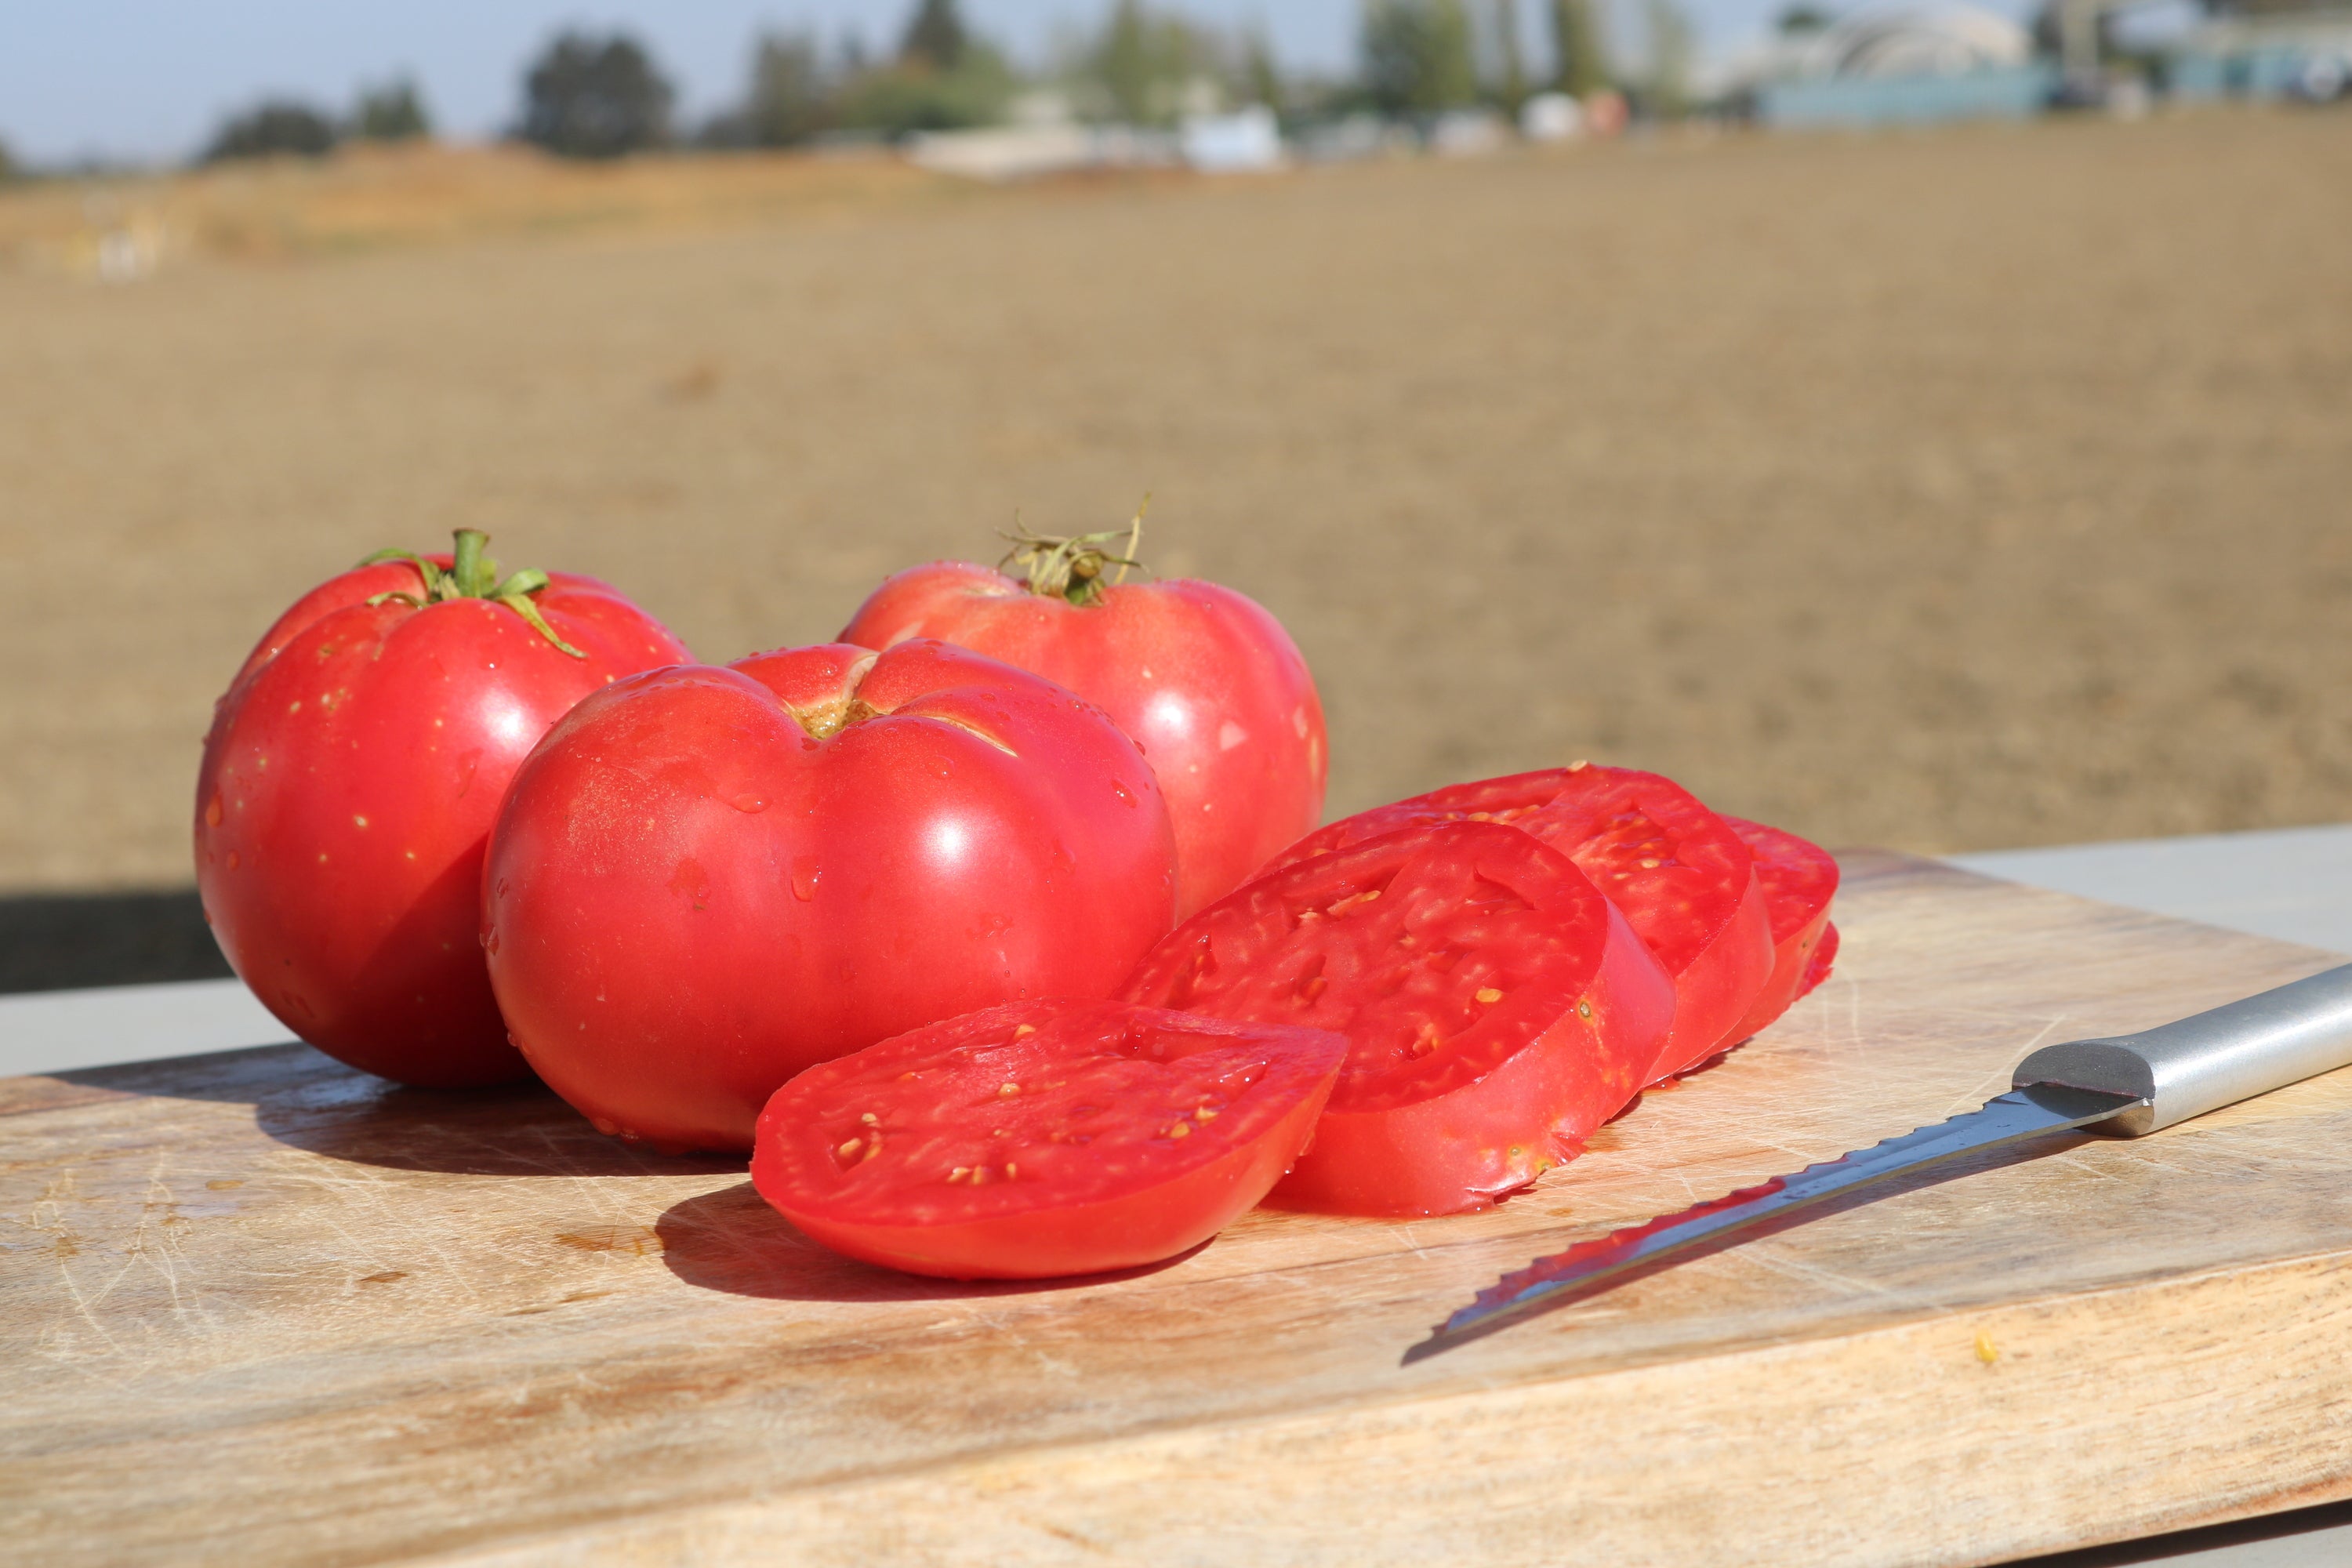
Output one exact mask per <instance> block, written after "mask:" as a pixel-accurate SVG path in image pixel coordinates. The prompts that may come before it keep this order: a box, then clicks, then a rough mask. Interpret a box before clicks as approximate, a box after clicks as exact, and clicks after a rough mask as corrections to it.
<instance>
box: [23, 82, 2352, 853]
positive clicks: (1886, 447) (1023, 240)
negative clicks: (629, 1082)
mask: <svg viewBox="0 0 2352 1568" xmlns="http://www.w3.org/2000/svg"><path fill="white" fill-rule="evenodd" d="M205 180H208V181H211V182H214V183H213V184H204V183H202V182H199V181H194V180H191V181H184V182H180V183H176V184H164V185H157V186H147V187H139V188H135V189H129V190H125V191H121V192H118V193H114V194H112V195H107V196H105V197H102V198H100V199H99V200H98V201H96V202H95V203H93V202H92V201H91V200H90V199H89V198H88V197H87V195H85V194H82V193H73V192H60V191H58V190H56V189H49V190H32V191H23V192H18V193H16V194H9V195H0V668H5V671H6V677H7V679H6V680H5V685H0V889H13V890H17V891H29V890H35V889H94V888H100V887H125V886H142V885H169V884H174V883H180V882H184V880H185V879H186V877H187V868H186V854H187V850H186V843H185V840H186V827H185V815H186V811H187V796H188V793H189V789H190V786H191V780H192V777H193V773H194V766H195V759H196V742H197V739H198V736H199V735H200V734H201V732H202V731H203V729H204V727H205V721H206V716H207V711H208V705H209V703H210V701H211V699H212V698H213V696H214V695H215V692H216V690H217V689H219V687H220V686H221V684H222V683H223V682H224V681H225V680H226V677H227V676H228V674H229V672H230V671H231V670H232V669H233V668H235V666H236V663H237V661H238V659H239V658H240V657H241V655H242V654H243V652H244V650H245V648H246V647H247V644H248V642H249V641H250V640H251V639H252V637H254V636H256V635H257V633H258V632H259V630H260V629H261V628H262V626H264V625H265V624H267V622H268V620H269V619H270V617H271V616H273V615H274V614H275V613H276V611H277V610H278V608H280V607H281V606H282V605H284V604H285V603H286V602H287V601H288V600H289V599H290V598H292V597H293V596H294V595H296V594H297V593H298V592H299V591H300V590H301V589H302V588H303V587H305V586H307V585H308V584H310V583H311V582H313V581H315V580H316V579H318V578H320V577H321V576H323V575H325V574H329V573H331V572H332V571H334V570H336V569H338V568H339V567H341V566H343V565H345V564H348V563H351V562H352V561H353V560H355V559H356V558H358V557H359V556H360V555H362V554H363V553H365V552H368V551H370V550H373V549H374V548H376V547H378V546H380V545H384V544H390V543H401V544H408V545H415V546H420V547H422V546H427V545H431V544H433V543H434V542H436V541H446V538H447V535H448V531H449V530H450V529H451V528H453V527H456V526H459V525H471V526H477V527H481V528H486V529H488V530H489V531H491V532H492V533H493V534H495V535H496V536H497V539H498V545H497V549H498V551H499V554H500V555H501V557H502V558H504V559H505V560H506V561H507V562H508V563H509V564H510V565H524V564H544V565H548V566H562V567H567V568H572V569H574V570H582V571H587V572H591V573H594V574H599V575H603V576H606V577H609V578H611V579H613V580H614V581H615V582H617V583H619V584H623V585H624V586H625V587H626V588H628V589H630V590H632V591H633V592H634V593H635V595H637V596H638V597H640V598H641V599H642V600H643V601H644V602H645V603H646V604H647V605H649V606H651V607H652V608H654V609H655V610H656V613H658V614H660V615H662V616H665V617H666V618H667V619H668V620H669V621H670V622H671V623H672V624H673V625H674V626H677V628H678V629H679V630H680V631H681V633H682V634H683V635H684V636H685V637H687V639H688V641H689V642H690V643H691V644H692V645H693V646H694V647H696V648H697V649H698V651H699V652H701V653H702V654H704V655H705V656H707V657H709V658H722V659H723V658H731V657H734V656H737V655H740V654H741V653H744V652H747V651H749V650H751V649H753V648H755V647H768V646H773V645H777V644H782V643H790V642H797V641H811V640H817V639H822V638H824V637H827V636H828V635H830V634H831V633H833V632H834V631H835V629H837V627H838V626H840V625H841V623H842V622H843V621H844V620H845V618H846V617H847V616H848V615H849V613H850V611H851V610H852V609H853V608H854V607H855V606H856V604H857V602H858V600H859V599H860V597H861V596H862V595H864V593H865V592H866V589H867V588H868V587H870V586H871V585H872V584H873V583H874V582H875V581H876V580H877V578H878V577H880V576H881V575H882V574H884V573H886V572H888V571H890V570H892V569H893V568H896V567H898V566H900V565H903V564H906V563H911V562H913V561H916V560H919V559H923V558H926V557H930V556H936V555H942V554H989V553H992V548H993V540H992V530H994V529H996V528H999V527H1001V526H1003V525H1006V524H1008V523H1009V522H1010V521H1012V518H1013V512H1014V510H1015V509H1016V508H1017V509H1019V510H1020V512H1021V514H1022V516H1023V518H1024V520H1025V521H1028V522H1029V523H1031V524H1032V525H1034V526H1037V527H1042V528H1045V529H1048V530H1053V531H1065V530H1076V529H1081V528H1090V527H1104V526H1110V525H1113V524H1116V523H1118V522H1120V521H1124V519H1125V518H1126V517H1127V515H1128V513H1129V510H1131V509H1132V507H1133V505H1134V503H1135V501H1136V500H1137V498H1138V497H1139V495H1140V494H1142V493H1143V492H1144V491H1146V490H1149V491H1150V492H1152V494H1153V496H1154V498H1155V500H1154V503H1153V510H1152V513H1151V521H1152V526H1151V531H1150V536H1149V539H1148V543H1149V546H1150V554H1151V555H1152V556H1153V557H1154V558H1155V560H1156V563H1157V564H1158V565H1159V567H1160V569H1161V570H1162V571H1164V572H1168V573H1171V574H1177V573H1184V574H1206V575H1210V576H1213V577H1216V578H1220V579H1222V580H1223V581H1226V582H1229V583H1232V584H1236V585H1238V586H1240V587H1242V588H1244V589H1245V590H1246V591H1247V592H1249V593H1251V594H1254V595H1257V596H1258V597H1259V598H1261V599H1262V600H1264V601H1265V603H1266V604H1268V605H1271V606H1272V607H1273V608H1274V609H1275V610H1276V612H1277V613H1278V614H1279V615H1281V616H1282V617H1283V618H1284V619H1285V620H1286V622H1287V623H1288V624H1289V626H1291V627H1292V629H1293V630H1294V632H1295V634H1296V635H1297V638H1298V640H1299V642H1300V643H1301V645H1302V646H1303V647H1305V648H1306V650H1307V656H1308V658H1310V660H1311V661H1312V662H1313V664H1314V666H1315V668H1316V669H1317V671H1318V675H1319V677H1320V679H1321V680H1322V683H1323V687H1324V690H1325V694H1326V699H1327V702H1328V708H1329V712H1330V718H1331V722H1332V737H1333V745H1332V754H1333V776H1332V784H1333V788H1332V796H1331V805H1332V809H1333V810H1334V811H1347V810H1350V809H1353V808H1356V807H1359V806H1362V805H1369V804H1370V803H1373V802H1375V801H1378V800H1381V799H1383V798H1388V797H1391V796H1395V795H1402V794H1404V793H1407V792H1409V791H1413V790H1418V789H1422V788H1425V787H1428V786H1430V785H1432V784H1438V783H1441V782H1443V781H1445V780H1448V779H1453V778H1458V777H1463V776H1468V775H1473V774H1478V773H1494V772H1501V771H1504V770H1508V769H1516V768H1523V767H1530V766H1536V765H1540V764H1545V763H1556V762H1561V761H1565V760H1568V759H1570V758H1572V757H1577V756H1590V757H1593V758H1597V759H1606V760H1609V761H1614V762H1623V763H1639V764H1643V765H1647V766H1652V767H1656V768H1660V769H1663V770H1664V771H1667V772H1669V773H1674V774H1675V775H1677V776H1679V777H1681V778H1683V779H1684V780H1685V781H1686V782H1687V783H1689V784H1691V785H1692V786H1693V787H1695V788H1696V789H1697V790H1698V791H1700V792H1701V793H1702V794H1703V795H1706V796H1707V797H1708V798H1709V799H1711V800H1713V801H1715V802H1716V803H1717V804H1719V805H1722V806H1724V807H1726V808H1727V809H1731V810H1736V811H1738V812H1741V813H1744V814H1748V815H1751V816H1760V817H1765V818H1769V819H1775V820H1779V821H1782V822H1785V823H1786V824H1788V825H1789V826H1792V827H1795V828H1798V829H1800V830H1801V831H1803V832H1806V833H1808V834H1811V835H1813V836H1816V837H1821V838H1823V839H1826V840H1829V841H1832V842H1838V843H1853V842H1858V841H1864V840H1874V841H1878V842H1882V843H1888V844H1895V845H1900V846H1906V847H1923V848H1953V847H1993V846H2000V845H2016V844H2028V843H2035V842H2049V841H2057V840H2067V839H2083V838H2097V837H2121V836H2132V835H2142V834H2162V833H2176V832H2189V831H2198V830H2205V829H2220V828H2232V827H2247V826H2260V825H2266V824H2284V823H2298V822H2313V821H2326V820H2335V819H2342V818H2347V817H2352V685H2347V667H2352V267H2347V265H2346V262H2347V258H2352V115H2347V114H2342V113H2335V114H2327V113H2311V114H2306V115H2289V114H2276V115H2253V114H2244V115H2241V114H2228V115H2212V116H2204V117H2197V118H2184V119H2177V120H2167V119H2159V120H2157V121H2149V122H2144V123H2140V124H2133V125H2120V124H2107V123H2080V124H2050V125H2043V126H2038V127H2034V128H2032V129H2026V130H2014V129H2012V130H2000V131H1991V130H1969V131H1958V132H1947V133H1939V134H1935V135H1918V136H1888V137H1883V138H1874V139H1843V138H1837V139H1803V138H1782V139H1769V138H1762V137H1744V136H1743V137H1735V138H1725V139H1721V140H1716V141H1712V142H1699V141H1691V142H1676V141H1661V142H1653V143H1649V144H1642V145H1624V146H1617V147H1606V148H1596V149H1590V150H1582V151H1577V152H1572V153H1563V154H1559V155H1535V154H1528V155H1517V156H1509V157H1503V158H1497V159H1494V160H1490V161H1485V162H1476V163H1435V162H1431V163H1391V164H1381V165H1371V166H1359V167H1349V168H1342V169H1328V170H1314V171H1307V172H1302V173H1300V174H1295V175H1290V176H1285V177H1280V178H1275V179H1268V180H1265V181H1255V182H1253V181H1240V182H1194V181H1190V180H1180V179H1173V178H1166V177H1160V178H1152V179H1142V180H1111V181H1100V182H1080V183H1074V184H1054V185H1046V186H1037V187H1030V188H1025V189H1019V190H1009V191H987V192H978V191H971V190H966V189H962V188H958V187H949V186H944V185H941V184H938V183H937V182H933V181H929V180H926V179H922V178H919V177H917V176H913V175H908V174H902V173H901V172H898V171H896V170H895V169H893V168H890V167H888V166H885V165H880V164H875V163H866V164H858V165H854V166H853V165H840V166H824V167H820V166H816V165H812V164H808V163H792V162H790V161H783V160H776V161H763V160H748V161H739V162H737V163H732V164H730V165H728V166H726V167H724V168H720V167H717V166H715V165H710V164H694V163H686V164H678V165H660V164H656V165H646V166H639V167H635V168H631V169H626V170H623V171H618V172H599V173H581V172H571V171H566V172H554V171H549V170H546V169H544V168H543V167H537V166H534V165H530V164H528V163H517V162H515V161H513V160H511V159H507V160H503V161H501V160H499V159H495V158H488V159H481V158H478V159H477V160H476V161H475V162H473V163H463V162H462V160H461V161H459V162H443V163H432V162H431V161H429V160H428V161H427V162H426V163H418V164H415V166H414V167H408V168H406V169H405V172H404V166H401V165H396V164H381V163H379V164H353V165H344V166H340V167H335V168H330V169H328V170H326V171H324V172H300V171H276V172H263V173H259V174H247V175H243V176H238V177H237V179H230V178H229V177H228V176H221V175H214V176H205ZM239 180H241V181H242V182H243V183H241V184H240V183H238V181H239ZM436 182H437V183H438V184H437V185H436ZM599 182H602V183H601V184H600V183H599ZM436 188H437V189H439V190H441V191H442V193H443V194H442V195H441V196H439V197H432V196H431V195H430V192H431V191H432V190H434V189H436ZM109 204H112V205H109ZM167 209H168V215H169V216H167V218H166V219H165V220H163V221H164V226H165V232H166V234H167V236H172V238H170V241H169V243H167V244H166V246H165V247H164V250H163V265H162V266H161V267H160V268H158V269H157V270H156V271H155V273H154V274H153V275H152V277H149V278H147V279H143V280H142V281H138V282H135V283H131V284H125V285H118V286H108V285H103V284H100V283H99V282H96V281H93V280H91V279H88V278H86V277H84V276H82V275H81V273H80V270H79V268H78V267H77V266H76V265H75V264H74V258H75V257H76V255H77V254H78V252H77V250H76V247H77V246H81V245H83V244H84V243H85V241H86V238H87V237H86V236H83V235H81V234H80V231H79V229H78V228H77V225H83V224H86V223H87V221H88V220H89V216H90V215H91V214H92V213H100V214H101V216H102V215H103V213H105V212H115V211H120V212H142V213H149V214H151V215H152V213H153V212H158V211H166V210H167ZM207 214H209V215H211V216H205V215H207ZM224 215H226V216H224ZM109 221H111V220H109ZM142 221H143V220H142ZM8 258H14V260H13V262H12V261H11V260H10V259H8Z"/></svg>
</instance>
